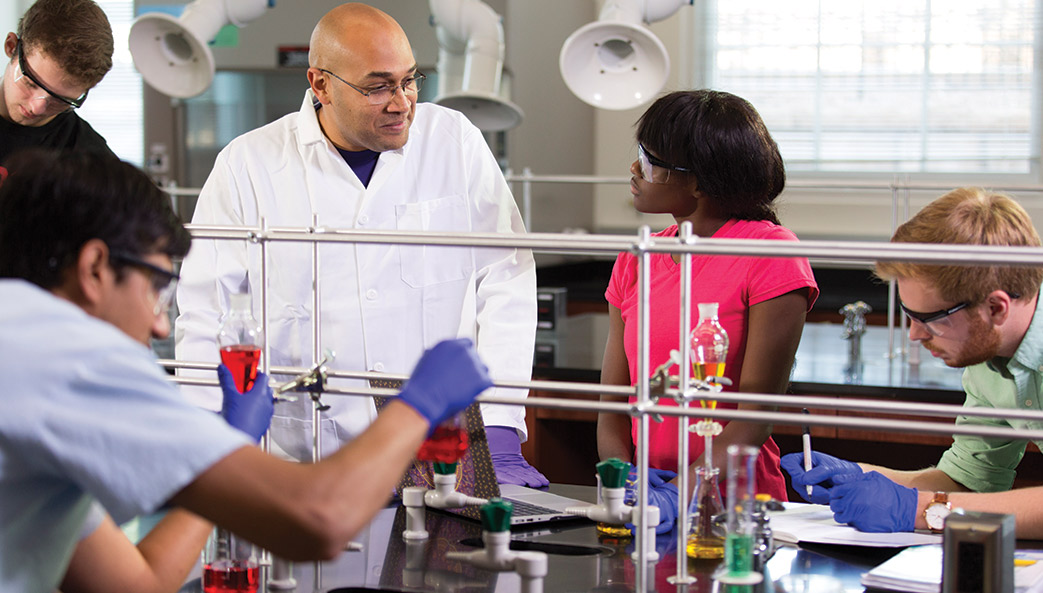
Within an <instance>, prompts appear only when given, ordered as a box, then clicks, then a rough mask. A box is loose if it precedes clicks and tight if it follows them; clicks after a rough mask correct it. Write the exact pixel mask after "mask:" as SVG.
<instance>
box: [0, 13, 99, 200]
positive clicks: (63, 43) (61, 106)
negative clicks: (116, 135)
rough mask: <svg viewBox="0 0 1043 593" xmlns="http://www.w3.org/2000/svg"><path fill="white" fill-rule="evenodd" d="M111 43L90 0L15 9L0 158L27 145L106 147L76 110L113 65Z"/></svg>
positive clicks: (1, 99) (1, 89)
mask: <svg viewBox="0 0 1043 593" xmlns="http://www.w3.org/2000/svg"><path fill="white" fill-rule="evenodd" d="M112 48H113V42H112V27H111V26H110V25H109V19H108V18H107V17H106V16H105V13H104V12H103V11H102V9H101V8H100V7H99V6H98V5H97V4H96V3H95V2H94V1H93V0H38V1H37V2H36V3H35V4H33V5H32V6H31V7H30V8H29V10H27V11H26V12H25V14H24V15H22V18H21V20H20V21H19V22H18V32H17V33H8V34H7V37H6V38H4V53H5V54H7V57H8V58H9V61H8V63H7V65H6V67H4V69H3V73H2V80H0V166H2V165H3V164H4V163H5V162H6V161H7V160H8V157H9V156H10V155H12V154H14V153H15V152H17V151H19V150H21V149H23V148H28V147H42V148H55V149H75V150H90V151H102V152H106V153H109V154H111V151H110V150H109V148H108V145H107V144H106V143H105V139H104V138H102V137H101V136H100V135H99V134H98V133H97V132H95V131H94V129H93V128H91V126H90V125H89V124H88V123H87V122H85V121H83V120H82V119H80V117H79V116H78V115H76V111H75V110H76V108H78V107H79V106H80V105H82V104H83V102H84V101H85V100H86V99H87V92H88V91H89V90H90V89H92V88H94V86H95V85H97V84H98V83H99V82H101V79H102V78H104V77H105V74H106V73H108V71H109V70H110V69H111V68H112ZM5 174H6V170H5V169H2V168H0V179H2V177H3V176H4V175H5Z"/></svg>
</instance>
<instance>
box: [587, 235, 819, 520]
mask: <svg viewBox="0 0 1043 593" xmlns="http://www.w3.org/2000/svg"><path fill="white" fill-rule="evenodd" d="M676 235H677V225H673V226H670V227H669V228H667V229H665V230H663V231H662V232H659V233H656V234H655V235H654V236H656V237H672V236H676ZM712 238H714V239H775V240H785V241H796V240H797V237H796V235H794V234H793V233H792V232H791V231H790V230H789V229H786V228H784V227H781V226H779V225H776V224H773V223H771V222H767V221H747V220H730V221H728V222H727V223H725V224H724V226H722V227H721V228H720V229H719V230H718V231H717V232H716V233H714V235H713V237H712ZM650 259H651V276H650V279H649V283H650V286H651V292H650V297H649V305H650V307H649V311H650V315H649V317H650V321H649V374H651V372H652V371H654V370H655V368H656V367H657V366H659V365H660V364H662V363H663V362H665V361H666V360H667V359H668V358H669V356H670V350H674V349H679V348H680V342H679V340H678V336H677V329H678V325H679V319H678V316H679V315H680V306H679V302H678V301H679V297H680V279H681V271H680V268H681V267H680V265H679V264H677V263H675V262H674V261H673V258H672V257H671V256H670V254H652V255H651V258H650ZM801 288H809V289H810V291H809V298H808V309H809V310H810V309H811V306H812V305H813V304H814V303H815V299H816V298H818V285H817V284H816V283H815V277H814V275H813V274H812V272H811V265H810V264H809V263H808V260H807V259H804V258H770V257H737V256H695V257H693V258H692V291H691V295H692V320H691V323H690V327H694V326H695V324H696V323H698V321H699V312H698V310H697V307H696V306H695V305H696V304H698V303H710V302H716V303H718V304H719V305H718V312H717V315H718V318H719V320H720V322H721V325H722V326H723V327H724V329H725V331H726V332H728V340H729V347H728V357H727V366H726V367H725V372H724V374H725V376H727V377H728V378H729V379H731V380H732V386H731V387H728V388H726V389H728V390H729V391H735V390H738V387H739V377H740V376H742V361H743V358H744V357H745V355H746V327H747V323H748V318H749V308H750V307H751V306H752V305H756V304H757V303H761V302H764V301H767V300H769V299H773V298H775V297H778V296H781V295H784V294H786V293H788V292H792V291H794V290H799V289H801ZM605 297H606V298H607V299H608V302H609V304H611V305H612V306H614V307H617V308H618V309H619V310H620V313H621V314H622V317H623V324H624V331H623V345H624V349H625V351H626V355H627V362H628V364H629V366H630V377H631V383H632V384H633V383H636V377H637V298H638V295H637V257H636V256H634V255H633V254H630V253H621V254H619V256H618V257H617V258H616V264H615V267H614V268H613V269H612V278H611V280H610V281H609V285H608V289H607V290H606V291H605ZM676 370H677V369H676V367H675V368H674V370H673V371H672V373H675V372H676ZM659 403H660V404H662V405H676V404H675V403H674V402H673V401H671V400H667V399H663V400H660V402H659ZM720 405H721V407H732V408H734V407H735V405H734V404H724V403H722V404H720ZM721 423H722V424H727V422H726V421H722V422H721ZM633 437H634V440H635V442H637V421H636V420H635V421H634V424H633ZM648 445H649V451H648V458H649V464H650V465H651V466H652V467H655V468H659V469H670V470H676V469H677V418H676V417H670V416H667V417H664V419H663V422H661V423H660V422H652V423H650V430H649V439H648ZM688 447H689V448H688V451H689V458H690V459H693V460H694V459H695V458H697V457H698V456H699V455H702V452H703V438H702V437H700V436H698V435H696V434H694V433H693V434H692V435H691V437H690V439H689V445H688ZM757 464H758V467H757V491H758V492H766V493H768V494H771V495H772V496H773V497H774V498H776V499H778V500H786V482H785V479H784V478H783V476H782V471H781V470H780V469H779V448H778V446H777V445H776V444H775V441H774V440H772V439H771V438H769V439H768V440H767V441H766V442H765V443H764V445H763V446H762V447H761V455H760V457H759V458H758V462H757ZM721 469H722V471H723V469H724V468H721ZM722 477H723V476H722Z"/></svg>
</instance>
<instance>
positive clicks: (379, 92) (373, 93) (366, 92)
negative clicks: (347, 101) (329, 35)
mask: <svg viewBox="0 0 1043 593" xmlns="http://www.w3.org/2000/svg"><path fill="white" fill-rule="evenodd" d="M319 71H320V72H325V73H326V74H329V75H330V76H332V77H333V78H336V79H337V80H339V81H341V82H343V83H344V84H346V85H348V86H350V87H351V88H353V89H355V90H356V91H358V92H359V94H360V95H362V96H363V97H365V98H367V99H369V104H370V105H387V104H388V103H390V102H391V99H393V98H394V97H395V91H396V90H398V89H402V94H403V95H405V96H411V95H416V94H417V93H419V92H420V88H421V87H423V86H424V80H426V79H427V77H426V76H424V75H423V74H421V73H419V72H417V73H415V74H413V76H410V77H409V78H407V79H405V80H403V81H402V82H400V83H398V84H384V85H381V86H378V87H373V88H369V89H364V88H361V87H357V86H355V85H353V84H351V83H350V82H348V81H346V80H344V79H343V78H341V77H339V76H337V75H336V74H334V73H333V72H331V71H329V70H327V69H325V68H319Z"/></svg>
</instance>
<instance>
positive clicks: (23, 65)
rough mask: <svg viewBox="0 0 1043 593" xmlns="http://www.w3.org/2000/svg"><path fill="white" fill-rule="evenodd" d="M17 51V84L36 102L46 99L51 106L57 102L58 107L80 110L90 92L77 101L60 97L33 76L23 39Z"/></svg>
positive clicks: (84, 93) (77, 98)
mask: <svg viewBox="0 0 1043 593" xmlns="http://www.w3.org/2000/svg"><path fill="white" fill-rule="evenodd" d="M16 51H17V52H18V70H19V74H18V76H16V77H15V82H17V83H19V84H21V85H22V87H23V88H24V89H25V90H26V91H27V92H28V93H29V94H31V95H32V96H33V97H32V98H33V99H34V100H35V99H46V100H47V101H48V102H49V103H48V104H49V105H51V104H55V103H54V102H55V101H57V104H58V105H61V106H62V107H72V108H73V109H77V108H79V107H80V106H82V105H83V102H84V101H86V100H87V92H88V91H84V92H83V94H82V95H80V96H79V97H76V98H75V99H70V98H68V97H63V96H61V95H59V94H58V93H56V92H54V91H52V90H51V89H49V88H47V86H46V85H45V84H44V83H42V82H40V79H39V78H37V77H36V75H35V74H33V71H32V70H30V69H29V64H28V63H27V62H26V61H25V52H23V51H22V40H21V39H19V40H18V45H17V48H16ZM26 79H28V80H26ZM40 91H43V93H40Z"/></svg>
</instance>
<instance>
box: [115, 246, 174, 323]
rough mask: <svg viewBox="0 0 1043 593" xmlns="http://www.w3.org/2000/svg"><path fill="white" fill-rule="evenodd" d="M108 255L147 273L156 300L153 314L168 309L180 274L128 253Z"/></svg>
mask: <svg viewBox="0 0 1043 593" xmlns="http://www.w3.org/2000/svg"><path fill="white" fill-rule="evenodd" d="M110 257H111V258H112V259H114V260H116V261H118V262H123V263H124V264H127V265H129V266H133V267H135V268H138V269H139V270H141V271H142V272H144V273H145V274H147V275H148V277H149V282H150V283H151V284H152V292H153V293H154V294H155V295H156V302H155V304H154V305H153V307H152V312H153V313H154V314H156V315H160V314H162V313H166V312H167V310H168V309H170V304H171V303H172V302H174V294H175V293H176V292H177V281H178V280H180V276H178V275H177V274H175V273H173V272H171V271H169V270H164V269H163V268H161V267H159V266H157V265H154V264H150V263H149V262H147V261H145V260H143V259H141V258H139V257H135V256H133V255H130V254H128V253H123V252H120V251H113V252H112V253H111V254H110Z"/></svg>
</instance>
